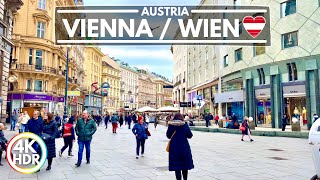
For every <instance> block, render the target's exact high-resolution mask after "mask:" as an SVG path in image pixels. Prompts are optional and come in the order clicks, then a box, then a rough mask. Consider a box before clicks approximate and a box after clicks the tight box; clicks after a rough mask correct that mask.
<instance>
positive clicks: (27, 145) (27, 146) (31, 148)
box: [24, 139, 37, 153]
mask: <svg viewBox="0 0 320 180" xmlns="http://www.w3.org/2000/svg"><path fill="white" fill-rule="evenodd" d="M34 142H35V140H34V139H33V140H32V141H31V142H30V143H29V140H28V139H25V140H24V146H25V147H24V150H25V151H24V152H25V153H29V150H30V151H31V152H32V153H37V152H36V151H35V150H34V149H33V147H32V144H33V143H34Z"/></svg>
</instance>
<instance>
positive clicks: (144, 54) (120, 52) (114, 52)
mask: <svg viewBox="0 0 320 180" xmlns="http://www.w3.org/2000/svg"><path fill="white" fill-rule="evenodd" d="M101 48H102V50H103V52H104V53H105V54H108V55H109V56H110V57H115V58H119V57H128V58H143V59H144V58H150V57H152V58H157V59H163V60H167V61H171V60H172V58H173V56H172V54H171V51H170V49H153V48H152V49H151V48H145V49H144V48H139V49H137V48H128V47H120V46H117V47H101Z"/></svg>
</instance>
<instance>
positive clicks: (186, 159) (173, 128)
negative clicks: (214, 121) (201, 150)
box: [167, 113, 194, 180]
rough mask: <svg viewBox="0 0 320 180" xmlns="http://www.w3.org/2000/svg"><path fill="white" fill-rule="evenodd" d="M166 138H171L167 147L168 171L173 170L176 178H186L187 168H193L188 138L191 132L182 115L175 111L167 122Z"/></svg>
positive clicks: (179, 179) (185, 179) (190, 136)
mask: <svg viewBox="0 0 320 180" xmlns="http://www.w3.org/2000/svg"><path fill="white" fill-rule="evenodd" d="M168 125H169V127H168V130H167V138H168V139H171V142H170V147H169V171H175V174H176V178H177V180H181V171H182V175H183V179H184V180H187V178H188V170H191V169H193V168H194V165H193V160H192V154H191V148H190V145H189V142H188V139H191V138H192V132H191V130H190V128H189V126H188V124H187V123H186V122H184V121H183V116H182V115H181V114H180V113H177V114H176V115H175V116H174V118H173V120H172V121H169V123H168Z"/></svg>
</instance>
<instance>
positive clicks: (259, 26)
mask: <svg viewBox="0 0 320 180" xmlns="http://www.w3.org/2000/svg"><path fill="white" fill-rule="evenodd" d="M242 22H243V26H244V28H245V29H246V31H247V32H248V33H249V34H250V35H251V37H253V38H256V37H258V36H259V34H260V33H261V31H262V30H263V28H264V26H265V25H266V20H265V18H264V17H263V16H257V17H255V18H254V17H252V16H246V17H244V18H243V21H242Z"/></svg>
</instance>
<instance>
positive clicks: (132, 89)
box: [120, 63, 139, 110]
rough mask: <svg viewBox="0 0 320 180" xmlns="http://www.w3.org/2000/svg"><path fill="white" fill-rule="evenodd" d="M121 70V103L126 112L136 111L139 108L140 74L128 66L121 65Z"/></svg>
mask: <svg viewBox="0 0 320 180" xmlns="http://www.w3.org/2000/svg"><path fill="white" fill-rule="evenodd" d="M120 70H121V82H120V85H121V88H120V93H121V102H122V105H121V106H122V108H125V110H135V109H137V107H138V102H137V99H138V98H137V96H138V90H137V89H138V79H139V73H138V72H137V71H136V70H135V69H134V68H131V67H130V66H128V65H127V64H124V63H122V64H120Z"/></svg>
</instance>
